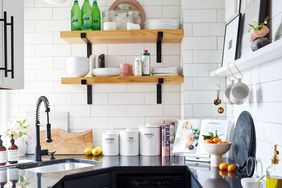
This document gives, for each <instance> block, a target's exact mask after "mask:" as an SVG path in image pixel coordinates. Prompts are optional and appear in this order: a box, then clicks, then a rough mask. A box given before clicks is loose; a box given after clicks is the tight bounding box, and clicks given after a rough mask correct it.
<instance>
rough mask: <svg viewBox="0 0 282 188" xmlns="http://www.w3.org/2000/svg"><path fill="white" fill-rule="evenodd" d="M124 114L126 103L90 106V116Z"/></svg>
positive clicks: (116, 115)
mask: <svg viewBox="0 0 282 188" xmlns="http://www.w3.org/2000/svg"><path fill="white" fill-rule="evenodd" d="M126 114H127V113H126V105H95V106H91V117H124V116H126Z"/></svg>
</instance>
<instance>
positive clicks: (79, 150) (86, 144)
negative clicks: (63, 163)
mask: <svg viewBox="0 0 282 188" xmlns="http://www.w3.org/2000/svg"><path fill="white" fill-rule="evenodd" d="M51 131H52V132H51V135H52V140H53V142H51V143H46V142H45V138H46V131H45V130H42V131H40V138H41V149H48V150H49V151H56V154H62V155H63V154H83V152H84V150H85V149H86V148H93V130H88V131H85V132H78V133H68V132H67V131H65V130H63V129H52V130H51Z"/></svg>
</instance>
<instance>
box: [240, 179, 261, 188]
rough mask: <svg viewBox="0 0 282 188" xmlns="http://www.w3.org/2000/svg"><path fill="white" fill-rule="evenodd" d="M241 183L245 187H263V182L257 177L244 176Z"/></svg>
mask: <svg viewBox="0 0 282 188" xmlns="http://www.w3.org/2000/svg"><path fill="white" fill-rule="evenodd" d="M241 185H242V187H243V188H261V182H257V179H256V178H243V179H241Z"/></svg>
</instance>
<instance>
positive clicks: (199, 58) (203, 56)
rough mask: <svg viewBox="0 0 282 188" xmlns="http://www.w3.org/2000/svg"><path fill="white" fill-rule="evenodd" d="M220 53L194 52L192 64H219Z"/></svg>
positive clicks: (208, 51) (211, 51)
mask: <svg viewBox="0 0 282 188" xmlns="http://www.w3.org/2000/svg"><path fill="white" fill-rule="evenodd" d="M221 61H222V51H221V50H194V51H193V62H194V63H221Z"/></svg>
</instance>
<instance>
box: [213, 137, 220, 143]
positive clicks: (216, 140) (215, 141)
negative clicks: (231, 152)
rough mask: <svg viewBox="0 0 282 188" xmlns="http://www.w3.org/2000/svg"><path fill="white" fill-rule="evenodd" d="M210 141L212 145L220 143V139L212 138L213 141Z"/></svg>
mask: <svg viewBox="0 0 282 188" xmlns="http://www.w3.org/2000/svg"><path fill="white" fill-rule="evenodd" d="M212 141H213V143H216V144H217V143H218V142H221V139H220V138H214V139H212Z"/></svg>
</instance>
